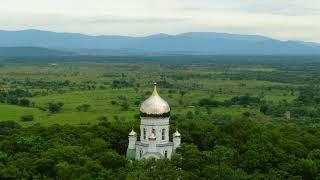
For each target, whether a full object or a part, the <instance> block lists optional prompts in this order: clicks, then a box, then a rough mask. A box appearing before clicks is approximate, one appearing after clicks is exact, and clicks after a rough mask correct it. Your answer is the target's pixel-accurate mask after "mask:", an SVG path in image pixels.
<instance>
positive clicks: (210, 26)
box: [0, 0, 320, 42]
mask: <svg viewBox="0 0 320 180" xmlns="http://www.w3.org/2000/svg"><path fill="white" fill-rule="evenodd" d="M0 4H1V6H0V29H2V30H21V29H41V30H50V31H58V32H79V33H85V34H92V35H101V34H118V35H132V36H144V35H149V34H154V33H168V34H177V33H181V32H190V31H206V32H228V33H239V34H259V35H266V36H270V37H274V38H277V39H282V40H288V39H291V40H305V41H314V42H320V0H0Z"/></svg>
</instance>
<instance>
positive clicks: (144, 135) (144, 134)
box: [143, 128, 147, 139]
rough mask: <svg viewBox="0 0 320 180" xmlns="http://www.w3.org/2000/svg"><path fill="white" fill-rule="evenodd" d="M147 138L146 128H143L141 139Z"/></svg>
mask: <svg viewBox="0 0 320 180" xmlns="http://www.w3.org/2000/svg"><path fill="white" fill-rule="evenodd" d="M146 138H147V130H146V128H143V139H146Z"/></svg>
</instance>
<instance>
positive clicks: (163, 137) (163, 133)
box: [161, 129, 166, 140]
mask: <svg viewBox="0 0 320 180" xmlns="http://www.w3.org/2000/svg"><path fill="white" fill-rule="evenodd" d="M161 135H162V140H165V138H166V137H165V135H166V129H162V131H161Z"/></svg>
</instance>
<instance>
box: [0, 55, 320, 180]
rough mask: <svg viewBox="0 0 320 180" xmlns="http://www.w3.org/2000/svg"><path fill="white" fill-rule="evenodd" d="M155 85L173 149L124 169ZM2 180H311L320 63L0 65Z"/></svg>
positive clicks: (319, 128)
mask: <svg viewBox="0 0 320 180" xmlns="http://www.w3.org/2000/svg"><path fill="white" fill-rule="evenodd" d="M153 82H157V83H158V92H159V94H160V96H161V97H162V98H163V99H165V100H166V101H168V103H169V104H170V107H171V118H170V131H171V132H170V138H171V135H172V133H174V131H175V130H176V129H178V130H179V132H180V133H181V135H182V137H181V138H182V145H181V146H180V147H179V148H178V149H177V151H176V152H175V153H174V155H173V156H172V158H171V159H160V160H154V159H149V160H142V161H134V160H128V159H126V157H125V154H126V149H127V146H128V133H129V132H130V131H131V129H132V128H133V129H134V130H135V131H136V132H139V125H140V116H139V107H140V104H141V103H142V102H143V101H144V100H145V99H146V98H148V97H149V96H150V94H151V92H152V84H153ZM0 179H86V180H87V179H192V180H193V179H270V180H271V179H272V180H274V179H304V180H313V179H320V57H319V56H108V57H90V56H68V57H41V58H40V57H19V58H18V57H17V58H14V57H10V58H5V57H1V58H0Z"/></svg>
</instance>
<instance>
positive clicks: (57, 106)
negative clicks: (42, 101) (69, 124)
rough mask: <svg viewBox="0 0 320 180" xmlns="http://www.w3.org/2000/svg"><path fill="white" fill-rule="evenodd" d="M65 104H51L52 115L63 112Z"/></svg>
mask: <svg viewBox="0 0 320 180" xmlns="http://www.w3.org/2000/svg"><path fill="white" fill-rule="evenodd" d="M62 107H63V103H62V102H58V103H49V111H50V112H52V113H57V112H60V111H61V110H62Z"/></svg>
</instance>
